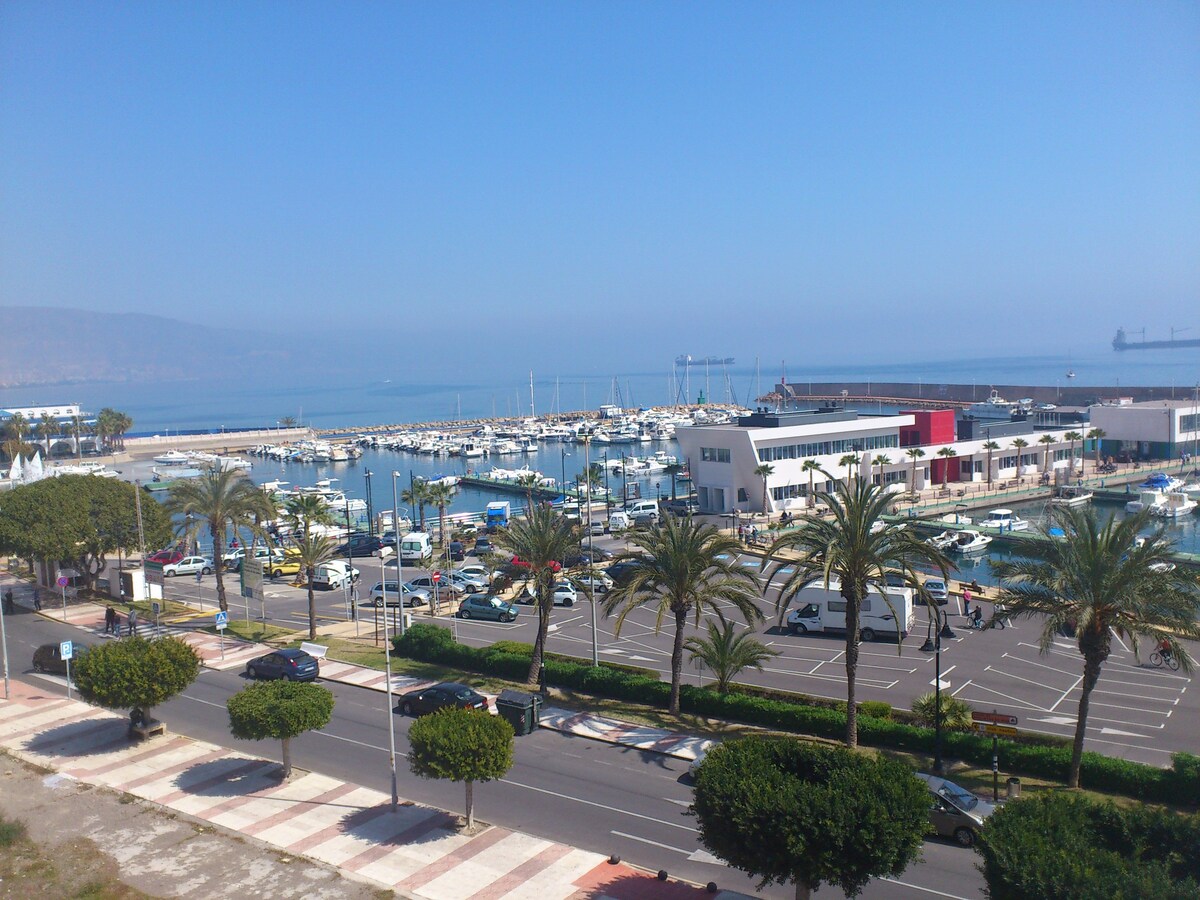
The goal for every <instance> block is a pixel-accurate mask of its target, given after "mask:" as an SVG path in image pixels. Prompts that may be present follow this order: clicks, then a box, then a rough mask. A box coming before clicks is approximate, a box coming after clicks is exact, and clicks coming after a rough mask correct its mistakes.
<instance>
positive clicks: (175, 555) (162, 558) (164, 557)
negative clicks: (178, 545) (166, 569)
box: [146, 550, 183, 566]
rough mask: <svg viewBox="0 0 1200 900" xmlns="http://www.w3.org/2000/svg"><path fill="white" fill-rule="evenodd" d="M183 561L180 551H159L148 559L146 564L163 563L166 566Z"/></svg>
mask: <svg viewBox="0 0 1200 900" xmlns="http://www.w3.org/2000/svg"><path fill="white" fill-rule="evenodd" d="M181 559H183V553H182V552H181V551H179V550H159V551H158V552H157V553H155V554H154V555H153V556H148V557H146V562H156V563H162V564H163V565H164V566H166V565H170V564H171V563H177V562H179V561H180V560H181Z"/></svg>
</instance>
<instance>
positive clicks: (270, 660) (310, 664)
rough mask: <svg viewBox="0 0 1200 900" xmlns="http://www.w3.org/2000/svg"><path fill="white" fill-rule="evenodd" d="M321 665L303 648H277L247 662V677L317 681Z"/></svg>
mask: <svg viewBox="0 0 1200 900" xmlns="http://www.w3.org/2000/svg"><path fill="white" fill-rule="evenodd" d="M319 670H320V666H319V665H318V664H317V660H316V659H315V658H314V657H312V656H309V655H308V654H307V653H305V652H304V651H303V650H295V649H287V650H276V651H275V652H274V653H268V654H267V655H266V656H259V657H256V658H254V659H252V660H250V662H248V663H246V677H247V678H265V679H272V678H283V679H286V680H287V681H315V680H316V678H317V674H318V672H319Z"/></svg>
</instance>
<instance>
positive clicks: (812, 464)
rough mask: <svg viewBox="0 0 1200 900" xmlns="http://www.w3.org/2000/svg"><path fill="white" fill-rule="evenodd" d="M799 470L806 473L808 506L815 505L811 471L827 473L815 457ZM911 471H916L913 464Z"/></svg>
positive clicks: (922, 453) (815, 497)
mask: <svg viewBox="0 0 1200 900" xmlns="http://www.w3.org/2000/svg"><path fill="white" fill-rule="evenodd" d="M921 455H922V456H924V455H925V451H924V450H922V451H921ZM800 471H801V472H807V473H808V498H807V499H808V505H809V507H810V508H811V507H815V506H816V505H817V495H816V489H815V488H814V487H813V473H814V472H820V473H821V474H822V475H827V473H826V472H825V471H824V470H823V469H822V468H821V464H820V463H819V462H817V461H816V460H815V459H806V460H805V461H804V462H803V463H801V464H800ZM913 471H914V472H915V471H916V467H915V465H914V468H913ZM913 477H914V478H915V477H916V476H915V475H914V476H913Z"/></svg>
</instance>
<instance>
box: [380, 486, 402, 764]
mask: <svg viewBox="0 0 1200 900" xmlns="http://www.w3.org/2000/svg"><path fill="white" fill-rule="evenodd" d="M399 477H400V473H399V472H392V534H393V535H395V537H396V590H397V592H398V595H399V596H398V600H399V603H400V629H399V631H400V636H401V637H403V636H404V560H402V559H401V558H400V503H399V501H398V499H397V498H398V497H399V494H397V493H396V479H397V478H399ZM383 580H384V581H387V577H386V576H385V577H384V579H383ZM388 665H389V666H390V665H391V664H390V663H389V664H388ZM391 691H392V678H391V676H390V675H389V676H388V698H389V706H390V699H391ZM393 752H394V751H393ZM392 769H393V771H395V762H394V760H393V765H392Z"/></svg>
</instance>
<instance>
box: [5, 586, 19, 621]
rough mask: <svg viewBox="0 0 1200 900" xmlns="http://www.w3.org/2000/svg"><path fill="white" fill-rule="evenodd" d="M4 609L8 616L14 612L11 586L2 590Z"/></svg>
mask: <svg viewBox="0 0 1200 900" xmlns="http://www.w3.org/2000/svg"><path fill="white" fill-rule="evenodd" d="M4 611H5V612H6V613H8V614H9V615H10V616H11V615H12V614H13V613H14V612H16V606H15V605H14V604H13V595H12V588H9V589H8V590H7V591H5V592H4Z"/></svg>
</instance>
